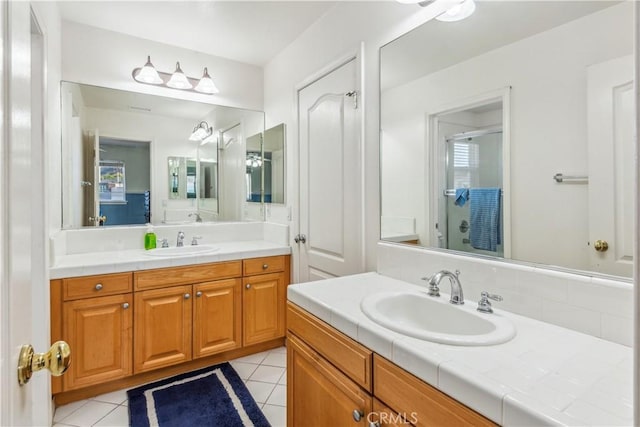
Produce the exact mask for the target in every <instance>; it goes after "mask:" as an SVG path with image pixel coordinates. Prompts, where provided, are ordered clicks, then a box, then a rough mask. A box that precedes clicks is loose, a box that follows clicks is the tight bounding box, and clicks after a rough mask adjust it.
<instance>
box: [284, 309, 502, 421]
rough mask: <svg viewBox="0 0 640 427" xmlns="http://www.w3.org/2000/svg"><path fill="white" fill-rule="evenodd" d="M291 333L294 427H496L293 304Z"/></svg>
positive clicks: (290, 409)
mask: <svg viewBox="0 0 640 427" xmlns="http://www.w3.org/2000/svg"><path fill="white" fill-rule="evenodd" d="M287 331H288V333H287V338H288V347H287V425H288V426H289V427H295V426H298V425H313V423H317V425H358V424H357V423H356V422H355V421H354V419H353V418H352V417H351V415H352V414H356V412H354V411H359V410H360V409H359V408H365V409H364V410H363V411H364V412H363V415H362V418H363V419H364V420H365V421H366V424H364V425H367V426H369V425H375V426H380V427H382V426H384V427H387V426H389V427H390V426H406V425H416V426H443V425H446V426H467V425H475V426H495V425H496V424H494V423H493V422H492V421H491V420H488V419H487V418H485V417H483V416H482V415H480V414H478V413H477V412H475V411H473V410H471V409H470V408H468V407H466V406H465V405H463V404H461V403H460V402H458V401H456V400H455V399H453V398H451V397H449V396H447V395H446V394H444V393H442V392H440V391H439V390H437V389H436V388H434V387H432V386H430V385H429V384H427V383H425V382H424V381H422V380H420V379H419V378H417V377H415V376H413V375H411V374H409V373H408V372H406V371H405V370H403V369H402V368H400V367H398V366H396V365H395V364H393V363H392V362H390V361H388V360H386V359H384V358H383V357H380V356H379V355H377V354H374V353H372V352H371V351H370V350H368V349H366V347H363V346H362V345H361V344H359V343H357V342H355V341H353V340H352V339H351V338H349V337H347V336H345V335H344V334H342V333H340V332H339V331H337V330H335V329H334V328H332V327H331V326H330V325H328V324H326V323H325V322H323V321H321V320H319V319H317V318H316V317H314V316H312V315H310V314H309V313H307V312H306V311H304V310H302V309H301V308H299V307H297V306H296V305H294V304H291V303H289V304H288V305H287ZM367 396H368V399H369V400H367ZM336 400H343V401H344V402H338V401H336ZM363 402H364V403H363ZM358 405H361V406H358ZM368 405H369V406H368ZM348 406H351V407H352V408H351V410H350V411H347V407H348ZM334 413H335V414H338V413H339V414H340V415H339V416H338V415H336V417H337V418H331V421H327V417H333V416H334V415H335V414H334ZM311 414H313V416H311ZM308 415H309V416H308Z"/></svg>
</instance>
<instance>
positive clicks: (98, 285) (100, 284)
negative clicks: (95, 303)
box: [96, 283, 102, 291]
mask: <svg viewBox="0 0 640 427" xmlns="http://www.w3.org/2000/svg"><path fill="white" fill-rule="evenodd" d="M100 289H102V283H98V284H97V285H96V291H99V290H100Z"/></svg>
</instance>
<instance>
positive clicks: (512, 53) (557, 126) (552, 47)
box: [381, 3, 633, 270]
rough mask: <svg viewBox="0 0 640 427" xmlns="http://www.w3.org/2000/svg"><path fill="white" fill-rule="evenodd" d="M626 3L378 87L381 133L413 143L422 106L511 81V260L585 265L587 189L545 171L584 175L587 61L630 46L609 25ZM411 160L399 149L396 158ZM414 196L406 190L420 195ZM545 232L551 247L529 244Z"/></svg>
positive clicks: (625, 32)
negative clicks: (559, 181) (380, 91)
mask: <svg viewBox="0 0 640 427" xmlns="http://www.w3.org/2000/svg"><path fill="white" fill-rule="evenodd" d="M631 8H632V5H631V3H623V4H622V5H619V6H616V7H612V8H607V9H605V10H603V11H601V12H599V13H596V14H593V15H589V16H587V17H585V18H583V19H579V20H576V21H573V22H571V23H569V24H566V25H563V26H561V27H558V28H556V29H553V30H550V31H547V32H544V33H541V34H538V35H535V36H533V37H530V38H527V39H524V40H522V41H520V42H517V43H513V44H510V45H507V46H505V47H502V48H499V49H496V50H493V51H491V52H489V53H486V54H484V55H480V56H477V57H475V58H471V59H469V60H467V61H464V62H463V63H460V64H458V65H455V66H452V67H448V68H446V69H445V70H442V71H438V72H436V73H433V74H431V75H428V76H425V77H423V78H420V79H417V80H414V81H412V82H409V83H407V84H405V85H403V86H399V87H397V88H394V89H391V90H388V91H385V92H384V93H383V99H384V103H383V109H382V112H381V114H382V118H383V119H382V121H383V123H385V129H384V132H385V138H386V137H387V136H389V137H390V138H391V139H393V140H395V141H402V142H403V143H405V142H406V143H407V144H409V145H410V146H414V147H420V146H423V145H424V144H425V114H427V113H429V112H435V111H438V108H441V107H442V106H443V105H447V104H450V103H451V102H452V101H453V100H458V101H460V100H464V99H468V98H469V97H470V96H477V95H480V94H483V93H488V92H491V91H495V90H499V89H501V88H504V87H508V86H511V87H512V95H511V98H512V103H511V109H510V113H511V115H510V116H511V136H512V142H511V180H510V182H511V196H512V197H511V200H512V203H511V220H512V227H511V232H512V239H511V244H512V246H511V247H512V258H513V259H518V260H524V261H529V262H537V263H542V264H555V265H561V266H564V267H569V268H576V269H580V270H589V269H590V266H589V251H591V250H592V249H590V248H589V247H588V246H587V245H586V242H588V241H589V234H588V232H589V228H588V215H587V213H588V204H587V197H588V192H587V190H588V187H587V186H586V185H558V184H556V183H555V181H553V180H552V179H551V178H552V176H553V175H554V174H555V173H557V172H564V173H565V174H568V175H572V174H573V175H581V174H585V175H586V174H587V171H588V158H587V134H586V132H587V115H586V112H585V105H586V98H587V85H586V71H587V67H588V66H589V65H592V64H594V63H599V62H603V61H606V60H609V59H612V58H617V57H620V56H624V55H628V54H630V53H631V51H632V41H633V36H632V34H631V31H630V30H631V27H630V26H621V25H617V26H616V23H619V22H624V19H625V17H626V16H629V14H630V13H631ZM612 28H616V31H612V30H611V29H612ZM557 46H561V48H557ZM585 46H589V48H588V49H585V48H584V47H585ZM496 64H498V65H497V66H496ZM550 64H553V66H550ZM415 94H421V95H420V96H415ZM424 94H429V96H424ZM385 107H386V108H385ZM387 124H389V126H387ZM398 124H400V126H398ZM394 130H395V131H397V132H398V134H397V135H394V133H393V131H394ZM403 154H404V153H403ZM414 159H415V156H413V157H411V156H408V157H403V158H402V159H400V160H399V164H400V165H402V166H401V167H404V165H405V164H407V162H410V161H414V162H415V160H414ZM383 162H384V163H385V165H386V162H387V159H384V160H383ZM419 170H425V169H424V168H420V169H419ZM385 179H386V178H385ZM396 185H398V186H399V187H400V188H407V187H408V185H409V184H408V183H407V182H400V183H397V184H396ZM423 194H426V193H425V192H424V191H423V192H421V193H416V194H413V197H414V198H420V200H422V197H421V196H422V195H423ZM569 200H570V201H571V203H567V201H569ZM383 202H385V207H386V201H384V200H383ZM390 202H392V203H393V204H394V205H395V204H397V203H398V201H397V200H391V201H390ZM412 204H413V205H416V206H423V207H424V206H425V205H426V203H419V202H417V201H415V200H413V201H412ZM385 207H383V212H385V214H386V210H385ZM412 209H413V208H412ZM417 212H418V215H416V216H422V215H424V213H421V212H420V211H417ZM507 214H508V213H507ZM407 216H408V215H407ZM549 234H551V235H557V236H562V238H561V239H555V240H554V244H553V245H539V244H532V242H536V241H537V239H538V238H539V236H544V235H549Z"/></svg>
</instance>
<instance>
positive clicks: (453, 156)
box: [440, 129, 504, 256]
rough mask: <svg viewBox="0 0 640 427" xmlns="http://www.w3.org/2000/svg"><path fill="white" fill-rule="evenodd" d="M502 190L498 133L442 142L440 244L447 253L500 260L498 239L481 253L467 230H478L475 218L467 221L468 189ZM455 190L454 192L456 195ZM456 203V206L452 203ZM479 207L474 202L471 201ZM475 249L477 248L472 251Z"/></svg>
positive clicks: (466, 134) (471, 134)
mask: <svg viewBox="0 0 640 427" xmlns="http://www.w3.org/2000/svg"><path fill="white" fill-rule="evenodd" d="M483 188H498V189H502V130H500V129H491V130H480V131H473V132H463V133H460V134H456V135H451V136H449V137H447V138H446V190H445V194H444V195H443V196H444V198H445V205H446V221H440V223H441V224H446V227H445V230H441V232H443V231H444V233H443V239H442V243H443V246H444V247H445V248H447V249H453V250H457V251H464V252H471V253H479V254H487V255H493V256H503V254H504V249H503V244H502V241H501V240H500V238H498V244H497V246H496V248H495V249H496V250H495V251H492V250H487V249H482V245H477V244H475V243H474V242H472V239H471V229H472V228H473V227H480V226H482V225H483V224H482V222H481V221H478V216H477V215H476V216H475V217H474V218H473V219H472V218H471V206H472V204H473V203H474V200H473V198H471V197H470V195H469V191H468V190H471V189H483ZM456 190H458V191H456ZM456 200H458V202H457V203H456ZM475 202H476V204H477V203H479V201H478V200H476V201H475ZM501 202H502V200H501V197H500V199H499V210H498V212H499V213H498V216H499V220H498V229H497V233H498V234H499V236H501V235H502V220H501V219H502V217H503V208H502V203H501ZM474 244H475V246H477V247H474Z"/></svg>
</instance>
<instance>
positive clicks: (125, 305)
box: [122, 302, 129, 310]
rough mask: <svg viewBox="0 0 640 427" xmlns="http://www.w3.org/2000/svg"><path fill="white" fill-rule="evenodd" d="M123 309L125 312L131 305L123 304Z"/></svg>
mask: <svg viewBox="0 0 640 427" xmlns="http://www.w3.org/2000/svg"><path fill="white" fill-rule="evenodd" d="M122 308H124V309H125V310H126V309H127V308H129V303H128V302H125V303H124V304H122Z"/></svg>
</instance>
